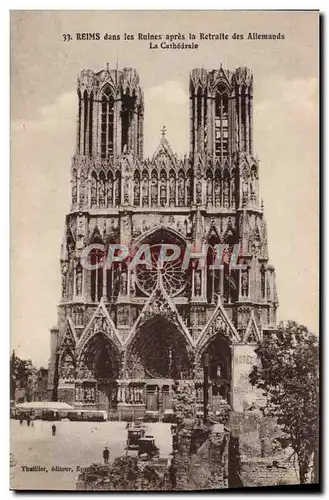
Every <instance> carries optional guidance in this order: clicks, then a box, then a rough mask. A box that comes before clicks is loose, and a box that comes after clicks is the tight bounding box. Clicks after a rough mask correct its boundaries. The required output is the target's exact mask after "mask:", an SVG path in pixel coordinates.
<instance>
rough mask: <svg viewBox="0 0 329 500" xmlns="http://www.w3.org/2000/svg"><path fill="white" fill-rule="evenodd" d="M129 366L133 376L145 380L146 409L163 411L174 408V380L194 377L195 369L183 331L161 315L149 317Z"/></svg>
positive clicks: (138, 333) (132, 351)
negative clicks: (193, 371)
mask: <svg viewBox="0 0 329 500" xmlns="http://www.w3.org/2000/svg"><path fill="white" fill-rule="evenodd" d="M127 367H128V377H129V378H130V379H141V378H142V379H144V384H145V388H144V389H145V406H146V410H148V411H160V412H161V411H165V410H167V409H171V408H172V387H173V384H174V381H175V380H177V379H179V380H181V379H190V378H191V376H192V369H193V366H192V361H191V359H190V357H189V350H188V344H187V341H186V339H185V338H184V335H183V333H182V332H181V331H180V330H179V327H178V326H177V325H175V324H174V323H172V322H171V321H169V320H168V319H167V318H166V317H164V316H161V315H155V316H154V317H152V318H151V319H149V320H148V321H147V322H146V323H144V324H143V325H142V326H141V328H140V329H139V331H138V332H137V334H136V337H135V340H134V341H133V344H132V345H131V347H130V349H129V352H128V355H127Z"/></svg>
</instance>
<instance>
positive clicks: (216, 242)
mask: <svg viewBox="0 0 329 500" xmlns="http://www.w3.org/2000/svg"><path fill="white" fill-rule="evenodd" d="M77 90H78V118H77V141H76V154H75V155H74V156H73V161H72V167H71V183H72V199H71V209H70V212H69V213H68V214H67V215H66V220H65V232H64V238H63V243H62V248H61V258H60V263H61V278H62V296H61V300H60V303H59V307H58V323H57V325H56V326H55V327H54V328H52V329H51V358H50V362H49V379H48V380H49V381H48V390H49V395H50V397H52V398H55V399H57V398H58V399H59V400H64V401H67V402H72V403H74V404H75V405H78V406H86V407H97V408H102V409H107V410H108V411H109V412H110V413H113V415H117V414H118V412H119V414H121V416H122V414H123V413H124V412H127V413H129V412H131V411H133V412H135V414H136V412H137V413H140V414H143V413H145V412H146V411H153V412H159V413H160V415H161V414H163V413H164V412H165V411H166V410H170V409H171V405H172V389H173V384H174V383H175V381H176V382H177V381H178V383H179V382H180V381H189V383H190V384H193V386H194V387H195V394H196V400H197V405H200V406H202V401H203V390H202V383H203V364H204V362H205V359H207V360H208V363H209V382H210V385H209V405H210V408H212V409H213V410H214V411H215V410H216V406H217V405H218V404H219V403H220V401H221V400H222V398H224V399H226V400H227V401H228V402H229V403H230V404H231V406H232V407H233V408H234V409H235V410H243V409H245V408H246V407H247V406H248V404H250V401H251V399H253V398H254V397H255V394H253V391H252V389H251V387H250V386H249V383H248V373H249V371H250V368H251V366H252V364H253V362H254V357H255V355H254V347H255V344H256V343H257V342H258V341H261V340H262V338H263V336H264V335H266V332H268V331H269V330H270V329H272V328H273V327H274V326H275V323H276V309H277V306H278V300H277V294H276V286H275V270H274V267H273V266H272V265H271V264H270V263H269V257H268V245H267V228H266V221H265V217H264V208H263V204H262V202H261V200H260V197H259V189H258V185H259V184H258V183H259V161H258V159H257V157H256V156H255V155H254V152H253V134H252V131H253V129H252V123H253V76H252V73H251V71H250V70H249V69H248V68H245V67H243V68H237V69H236V70H234V71H227V70H224V69H223V68H222V67H220V69H217V70H211V71H207V70H205V69H194V70H193V71H192V72H191V74H190V77H189V96H190V152H189V155H188V156H185V157H183V158H178V157H177V155H176V154H175V153H174V152H173V151H172V149H171V147H170V145H169V143H168V141H167V138H166V135H165V128H163V130H162V131H161V138H160V141H159V145H158V147H157V149H156V151H155V152H154V155H153V157H152V158H148V159H144V158H143V118H144V101H143V92H142V89H141V86H140V82H139V76H138V73H137V72H136V71H135V70H134V69H131V68H125V69H123V70H117V69H116V70H113V69H110V68H109V67H107V68H106V69H105V70H102V71H100V72H98V73H94V72H93V71H91V70H84V71H82V72H81V74H80V75H79V77H78V88H77ZM118 243H120V244H122V245H126V246H127V247H128V248H129V256H128V257H127V258H126V259H125V260H124V261H121V262H115V263H113V264H112V266H109V265H104V262H105V260H106V259H104V256H106V255H107V252H108V250H109V249H110V248H114V247H113V245H115V244H118ZM163 243H165V244H170V245H178V246H179V248H181V250H182V255H183V254H184V252H185V254H184V255H186V251H187V250H188V249H190V254H189V255H190V257H191V258H190V259H189V261H188V262H189V265H188V267H187V268H184V266H182V265H181V264H182V257H181V256H180V257H179V258H177V259H176V261H169V262H166V263H164V264H163V266H162V267H161V269H160V266H159V265H157V262H158V260H159V255H160V251H161V248H162V247H161V245H162V244H163ZM142 245H144V246H145V245H148V248H149V249H150V255H151V259H152V262H153V264H154V265H153V264H152V265H151V266H146V265H143V264H142V263H140V264H139V265H136V266H135V267H132V266H130V265H129V259H131V257H132V255H136V252H137V253H138V252H139V251H141V248H142ZM219 248H223V249H224V250H223V252H222V254H221V255H222V257H221V265H220V266H216V265H215V266H211V265H210V264H214V263H215V261H216V258H217V259H218V255H219V251H218V249H219ZM237 248H238V253H237V250H236V249H237ZM198 252H199V255H198ZM86 255H87V261H88V263H89V264H91V265H90V266H86V265H85V262H86ZM202 255H205V261H206V265H203V266H202V265H199V264H200V259H201V256H202ZM232 255H235V264H239V265H238V266H237V265H233V264H232V262H233V260H232V258H230V257H231V256H232ZM201 260H202V259H201ZM205 354H207V356H205Z"/></svg>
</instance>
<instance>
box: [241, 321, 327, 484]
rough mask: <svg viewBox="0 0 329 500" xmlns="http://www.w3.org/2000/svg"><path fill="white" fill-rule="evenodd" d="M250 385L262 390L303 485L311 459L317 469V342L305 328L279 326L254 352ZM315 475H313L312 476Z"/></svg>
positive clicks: (294, 325)
mask: <svg viewBox="0 0 329 500" xmlns="http://www.w3.org/2000/svg"><path fill="white" fill-rule="evenodd" d="M256 353H257V358H258V363H257V365H256V366H254V367H253V369H252V371H251V373H250V382H251V384H252V385H254V386H256V387H258V388H260V389H261V390H263V392H264V394H265V396H266V398H267V405H266V410H267V412H268V414H269V415H270V416H273V417H275V418H276V419H277V422H278V424H279V425H280V426H281V428H282V431H283V432H284V433H285V435H286V442H285V446H291V447H292V449H293V452H294V454H295V456H296V457H297V461H298V469H299V481H300V483H301V484H304V483H305V482H306V481H307V475H308V472H309V469H310V465H311V461H312V458H313V467H315V468H317V457H318V428H319V411H318V407H319V403H318V396H319V343H318V338H317V337H316V336H315V335H313V334H312V333H310V332H309V331H308V330H307V328H306V327H305V326H302V325H298V324H297V323H296V322H294V321H288V322H287V323H282V322H281V323H280V324H279V325H278V327H277V329H276V331H275V332H273V333H272V334H270V335H269V336H267V337H266V338H265V339H264V341H263V342H262V343H261V344H260V345H259V346H258V347H257V349H256ZM316 476H317V474H315V477H316Z"/></svg>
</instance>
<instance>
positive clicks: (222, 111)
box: [215, 85, 228, 160]
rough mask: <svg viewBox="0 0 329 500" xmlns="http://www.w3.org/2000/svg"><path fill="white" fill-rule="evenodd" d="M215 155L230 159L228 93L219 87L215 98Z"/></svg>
mask: <svg viewBox="0 0 329 500" xmlns="http://www.w3.org/2000/svg"><path fill="white" fill-rule="evenodd" d="M215 154H216V156H219V157H220V158H221V160H223V159H224V158H227V157H228V91H227V89H226V87H224V86H222V85H221V86H219V87H218V89H217V94H216V98H215Z"/></svg>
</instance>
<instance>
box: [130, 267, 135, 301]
mask: <svg viewBox="0 0 329 500" xmlns="http://www.w3.org/2000/svg"><path fill="white" fill-rule="evenodd" d="M130 295H131V297H135V295H136V276H135V272H134V270H133V269H131V271H130Z"/></svg>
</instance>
